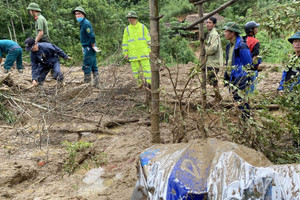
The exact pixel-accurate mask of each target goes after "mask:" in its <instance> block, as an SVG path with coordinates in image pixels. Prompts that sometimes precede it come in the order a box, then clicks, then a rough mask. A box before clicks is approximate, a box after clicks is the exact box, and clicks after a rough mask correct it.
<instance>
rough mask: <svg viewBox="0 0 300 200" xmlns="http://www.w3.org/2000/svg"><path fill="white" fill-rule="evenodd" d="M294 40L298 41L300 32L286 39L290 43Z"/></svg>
mask: <svg viewBox="0 0 300 200" xmlns="http://www.w3.org/2000/svg"><path fill="white" fill-rule="evenodd" d="M294 40H300V31H299V32H297V33H295V34H294V35H293V36H292V37H290V38H289V39H288V41H289V42H290V43H293V41H294Z"/></svg>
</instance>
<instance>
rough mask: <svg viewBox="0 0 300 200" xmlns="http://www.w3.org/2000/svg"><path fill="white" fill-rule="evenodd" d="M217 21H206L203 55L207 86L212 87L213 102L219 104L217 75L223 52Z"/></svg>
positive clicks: (221, 63)
mask: <svg viewBox="0 0 300 200" xmlns="http://www.w3.org/2000/svg"><path fill="white" fill-rule="evenodd" d="M216 25H217V19H216V18H215V17H210V18H208V19H207V21H206V28H207V30H208V31H209V32H208V35H207V39H206V40H205V53H206V55H207V61H206V66H207V71H208V80H209V84H210V85H212V86H213V87H214V92H215V102H216V103H217V102H220V101H221V99H222V97H221V95H220V91H219V86H218V79H217V77H216V76H217V74H218V72H219V71H220V67H221V66H223V51H222V43H221V39H220V36H219V34H218V32H217V31H216V28H215V27H216Z"/></svg>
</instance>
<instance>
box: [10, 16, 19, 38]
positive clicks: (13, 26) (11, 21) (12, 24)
mask: <svg viewBox="0 0 300 200" xmlns="http://www.w3.org/2000/svg"><path fill="white" fill-rule="evenodd" d="M10 23H11V27H12V29H13V33H14V37H15V42H16V43H18V40H17V36H16V30H15V25H14V21H13V20H12V19H10Z"/></svg>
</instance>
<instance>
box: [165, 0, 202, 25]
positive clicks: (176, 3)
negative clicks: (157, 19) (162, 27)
mask: <svg viewBox="0 0 300 200" xmlns="http://www.w3.org/2000/svg"><path fill="white" fill-rule="evenodd" d="M160 8H161V9H160V13H162V14H163V15H164V17H163V18H162V22H168V21H169V20H170V19H171V18H172V17H178V16H180V15H187V14H189V13H192V12H195V11H197V9H196V8H195V7H194V5H193V4H191V3H189V1H188V0H164V1H161V3H160Z"/></svg>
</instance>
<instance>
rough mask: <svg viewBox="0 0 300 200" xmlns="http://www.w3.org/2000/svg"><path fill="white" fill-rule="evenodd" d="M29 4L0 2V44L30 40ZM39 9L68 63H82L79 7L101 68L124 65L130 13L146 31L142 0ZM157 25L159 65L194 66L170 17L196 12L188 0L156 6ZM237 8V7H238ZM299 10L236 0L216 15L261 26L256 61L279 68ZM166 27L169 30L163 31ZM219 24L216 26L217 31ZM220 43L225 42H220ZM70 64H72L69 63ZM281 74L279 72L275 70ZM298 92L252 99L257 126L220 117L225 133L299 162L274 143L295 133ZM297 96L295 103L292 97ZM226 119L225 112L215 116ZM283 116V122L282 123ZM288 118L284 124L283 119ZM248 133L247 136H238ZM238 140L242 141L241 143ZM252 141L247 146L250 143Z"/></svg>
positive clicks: (281, 3)
mask: <svg viewBox="0 0 300 200" xmlns="http://www.w3.org/2000/svg"><path fill="white" fill-rule="evenodd" d="M31 2H32V1H29V0H2V1H0V10H1V20H0V26H1V29H0V39H10V38H11V37H12V39H13V40H16V41H17V42H18V43H19V44H20V45H21V46H23V47H24V40H25V39H26V38H27V37H30V36H32V37H33V36H34V34H35V32H34V26H33V23H34V20H33V18H32V16H30V14H29V12H28V11H27V10H26V8H27V6H28V4H29V3H31ZM35 2H36V3H38V4H39V5H40V7H41V9H42V14H43V15H44V16H45V17H46V19H47V20H48V23H49V33H50V38H51V41H52V42H53V43H55V44H56V45H58V46H59V47H60V48H62V49H63V50H64V51H65V52H67V53H68V54H69V55H70V56H72V57H73V58H74V60H73V62H74V63H75V64H79V63H80V62H81V61H82V53H81V45H80V41H79V25H78V22H77V21H76V20H75V17H74V16H73V14H72V10H73V9H74V8H75V7H76V6H79V5H81V6H82V7H84V8H85V10H86V12H87V18H88V19H89V20H90V21H91V23H92V25H93V28H94V31H95V34H96V41H97V45H98V47H100V49H101V50H102V51H101V55H100V56H99V57H98V59H99V61H100V63H102V64H107V63H121V62H125V61H124V60H123V59H122V58H123V57H122V55H121V41H122V34H123V30H124V28H125V27H126V26H127V24H128V22H127V20H126V18H125V15H126V13H127V11H129V10H135V11H137V13H138V15H139V20H140V21H141V22H142V23H144V24H145V25H146V26H147V27H148V28H149V2H148V1H147V0H118V1H115V0H50V1H49V0H36V1H35ZM225 2H227V1H226V0H215V1H211V2H208V3H205V4H204V9H205V12H210V11H212V10H214V9H216V8H218V7H219V6H220V5H222V4H224V3H225ZM159 4H160V14H162V15H164V17H163V18H162V20H161V37H160V39H161V56H162V58H163V61H164V62H163V63H164V64H167V65H169V64H170V63H178V62H181V63H188V62H189V61H192V62H193V61H196V58H195V57H194V52H193V49H191V48H190V42H191V41H190V39H187V38H185V37H184V36H185V35H186V34H189V33H188V32H187V31H183V30H182V29H181V28H182V27H184V26H186V24H183V23H178V19H177V18H175V17H179V16H184V15H187V14H189V13H195V12H197V8H196V7H194V6H193V4H191V3H189V0H163V1H159ZM241 5H242V6H241ZM299 6H300V2H299V1H295V0H256V1H249V0H241V1H240V2H239V3H236V4H234V5H232V6H231V7H229V8H227V9H226V10H224V11H222V12H220V13H219V14H220V15H222V16H224V17H225V21H224V22H223V24H224V23H226V22H228V21H235V22H238V24H239V25H240V26H241V27H243V25H244V24H245V23H246V22H247V21H251V20H254V21H256V22H258V23H260V24H261V27H260V28H259V30H260V31H259V33H258V35H257V38H258V39H259V40H260V43H261V56H263V61H264V62H268V63H284V62H286V61H287V56H288V54H289V53H290V52H291V50H292V48H291V45H290V44H289V43H288V42H287V38H288V37H290V36H291V35H292V34H293V33H294V32H296V31H297V30H298V31H299V25H297V23H298V22H299V17H300V16H299ZM166 23H169V24H170V26H166ZM223 24H219V25H218V29H219V32H221V28H222V25H223ZM14 32H15V36H14ZM222 43H223V45H224V46H225V44H226V43H227V42H226V41H225V40H224V38H223V37H222ZM74 63H71V64H74ZM279 70H282V69H279ZM299 91H300V89H299V87H298V88H296V89H295V90H294V92H291V93H289V94H287V95H284V96H282V97H280V98H273V97H271V98H270V97H268V96H263V97H262V96H253V97H251V98H252V99H255V100H256V101H258V99H260V100H261V103H262V105H263V107H262V109H261V110H259V111H258V113H257V115H259V117H260V118H261V121H255V120H253V119H251V120H250V121H249V123H248V124H243V125H242V126H244V128H245V129H246V130H247V131H244V132H243V131H241V127H240V124H238V125H236V124H230V123H229V121H226V120H228V119H229V118H224V122H226V123H227V124H228V126H229V128H230V133H232V134H233V135H234V138H235V139H236V140H237V141H238V142H240V143H247V142H248V145H249V146H252V147H254V148H256V149H259V150H261V151H263V152H264V153H265V154H266V155H267V156H268V157H269V158H270V159H271V160H272V161H274V162H277V163H292V162H300V156H299V153H295V152H296V151H295V149H292V148H291V149H288V150H286V149H280V148H279V147H278V146H277V144H276V142H275V141H276V140H277V139H279V138H281V137H282V136H283V134H284V133H291V134H292V135H293V137H296V136H297V135H298V134H299V115H300V114H299V101H295V99H299V98H298V97H299V94H300V93H299ZM295 96H296V98H295ZM271 103H277V104H281V105H283V107H282V110H283V112H284V113H286V115H283V116H273V115H270V112H269V111H268V110H267V109H266V107H264V106H266V105H269V104H271ZM0 108H1V109H0V110H3V111H1V112H2V113H4V114H2V116H0V117H2V118H4V119H9V120H8V121H9V122H13V121H14V120H12V119H11V118H10V117H9V116H10V115H9V112H8V111H7V110H6V109H5V108H4V107H3V108H2V105H1V104H0ZM218 114H220V115H223V114H224V115H225V114H226V113H225V112H223V111H222V113H218ZM285 117H287V118H285ZM286 119H288V120H286ZM241 132H242V133H245V132H247V134H241ZM241 139H243V141H241ZM250 142H251V144H250Z"/></svg>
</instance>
